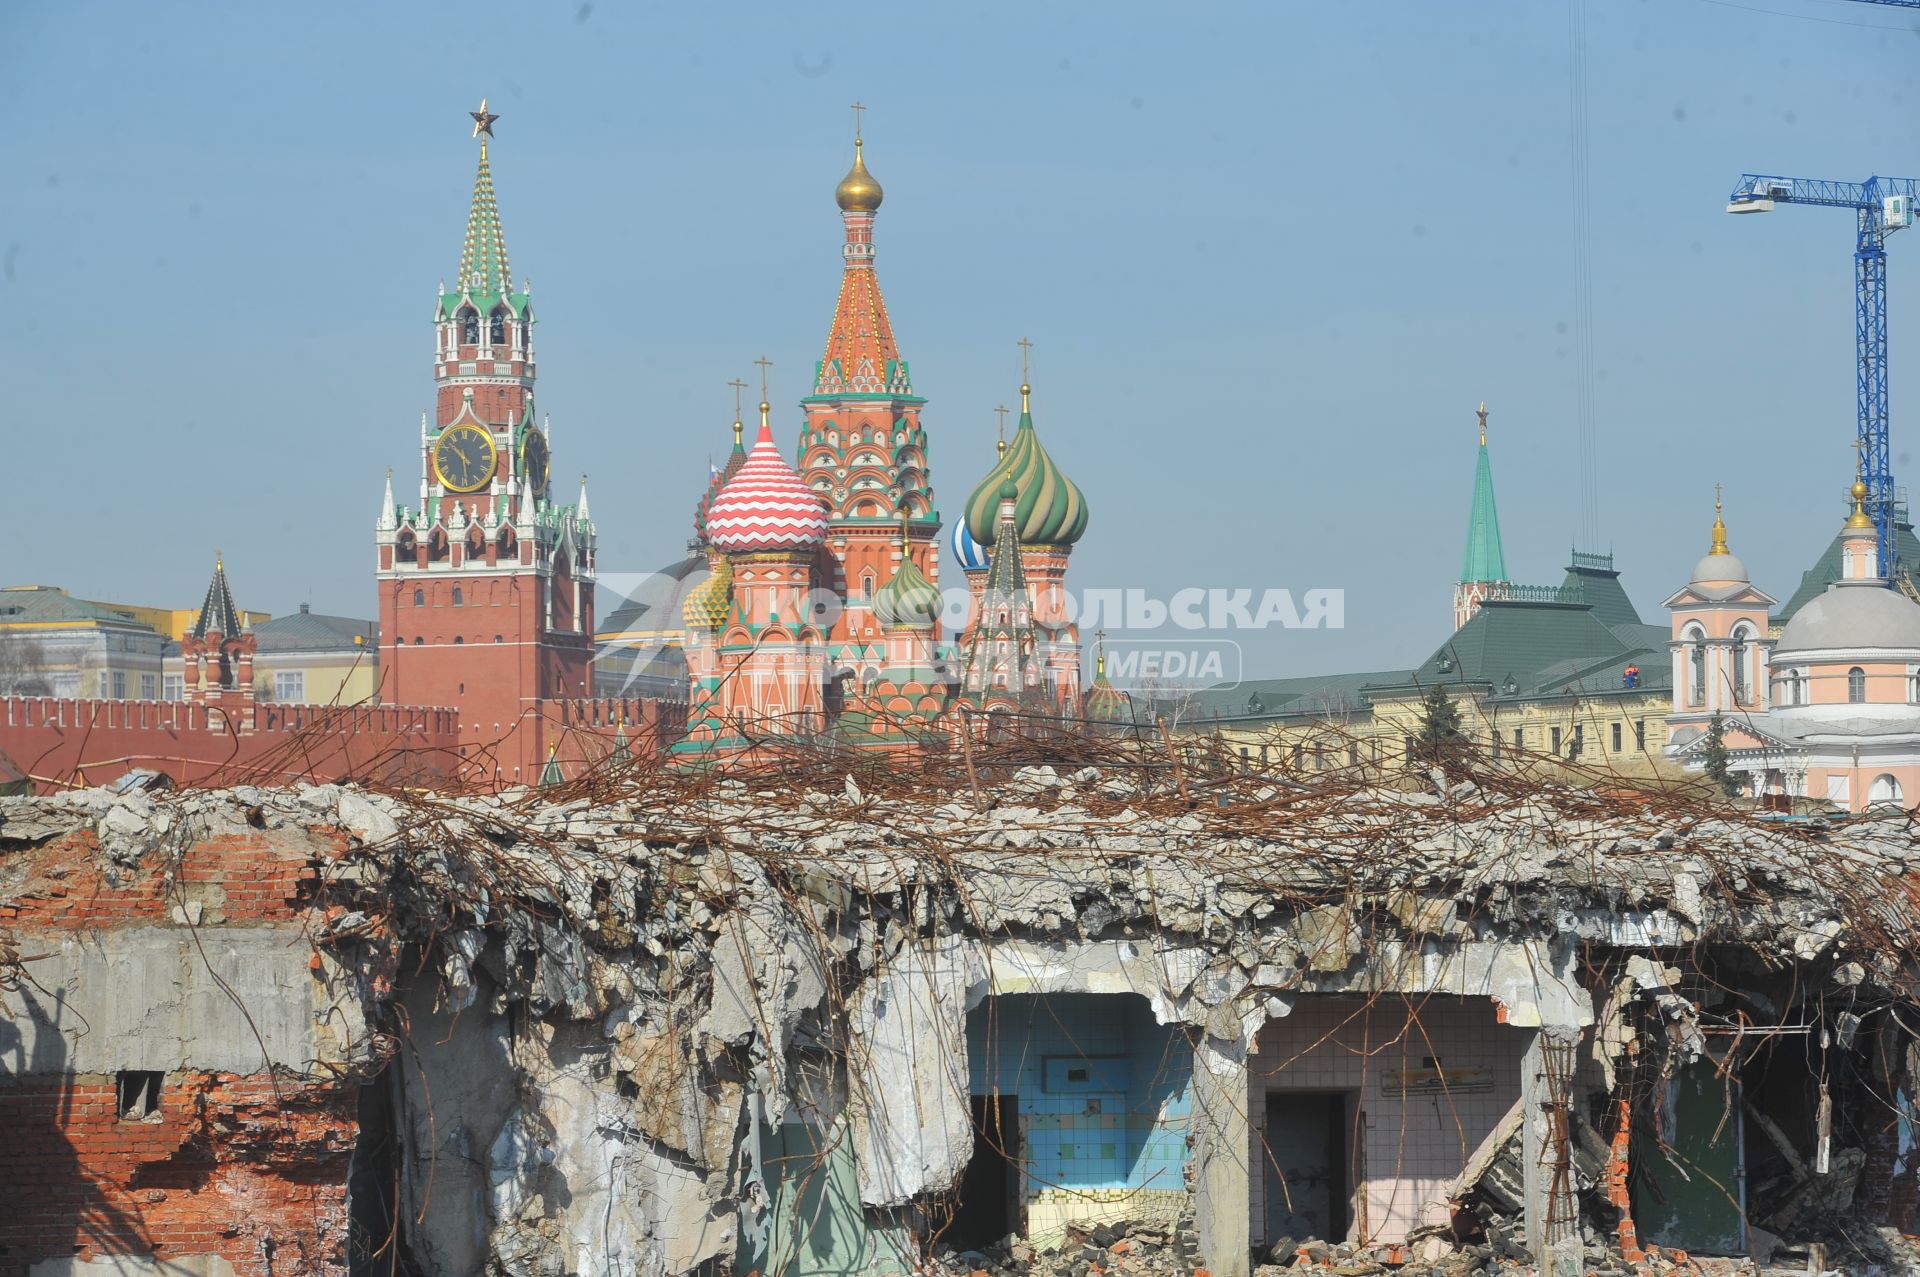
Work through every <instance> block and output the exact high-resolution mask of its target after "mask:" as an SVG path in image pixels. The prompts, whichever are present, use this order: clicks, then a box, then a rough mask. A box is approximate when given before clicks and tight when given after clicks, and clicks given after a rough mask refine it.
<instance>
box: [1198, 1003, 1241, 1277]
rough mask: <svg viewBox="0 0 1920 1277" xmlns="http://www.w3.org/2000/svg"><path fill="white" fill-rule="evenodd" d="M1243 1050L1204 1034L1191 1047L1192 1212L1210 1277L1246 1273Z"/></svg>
mask: <svg viewBox="0 0 1920 1277" xmlns="http://www.w3.org/2000/svg"><path fill="white" fill-rule="evenodd" d="M1248 1140H1249V1132H1248V1130H1247V1048H1246V1045H1245V1044H1244V1043H1242V1042H1239V1041H1232V1042H1227V1041H1222V1040H1221V1039H1219V1038H1216V1037H1214V1036H1213V1035H1211V1034H1206V1033H1203V1034H1201V1035H1200V1040H1199V1042H1198V1043H1196V1044H1195V1046H1194V1048H1193V1165H1194V1177H1193V1180H1194V1216H1195V1222H1196V1225H1197V1228H1198V1231H1199V1234H1200V1254H1201V1257H1202V1260H1203V1262H1204V1264H1205V1266H1206V1268H1207V1270H1208V1271H1209V1272H1211V1273H1212V1274H1213V1275H1214V1277H1247V1274H1248V1268H1249V1263H1250V1257H1251V1252H1252V1249H1253V1236H1252V1228H1253V1223H1252V1198H1251V1196H1250V1188H1251V1185H1250V1181H1249V1179H1248V1176H1247V1146H1248Z"/></svg>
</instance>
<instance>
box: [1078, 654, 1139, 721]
mask: <svg viewBox="0 0 1920 1277" xmlns="http://www.w3.org/2000/svg"><path fill="white" fill-rule="evenodd" d="M1094 669H1095V673H1094V676H1093V686H1092V687H1089V688H1088V689H1087V692H1086V695H1085V696H1083V697H1081V698H1080V716H1081V717H1082V718H1085V719H1087V720H1088V721H1089V722H1094V723H1124V722H1126V721H1127V720H1128V719H1130V718H1132V717H1133V706H1132V704H1131V703H1129V702H1128V700H1127V697H1126V694H1125V693H1124V692H1121V691H1120V690H1119V689H1118V688H1116V687H1114V685H1113V684H1112V683H1109V682H1107V653H1106V650H1105V649H1104V648H1103V649H1101V652H1100V656H1099V659H1098V661H1097V662H1096V664H1095V667H1094Z"/></svg>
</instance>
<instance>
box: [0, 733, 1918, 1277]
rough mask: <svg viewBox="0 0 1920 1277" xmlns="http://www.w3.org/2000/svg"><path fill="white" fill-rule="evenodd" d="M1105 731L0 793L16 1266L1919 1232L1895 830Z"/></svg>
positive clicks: (1910, 1027)
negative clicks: (312, 781)
mask: <svg viewBox="0 0 1920 1277" xmlns="http://www.w3.org/2000/svg"><path fill="white" fill-rule="evenodd" d="M1102 748H1103V749H1104V750H1105V753H1103V754H1100V755H1099V756H1098V757H1096V758H1094V760H1093V761H1092V762H1091V763H1090V764H1089V765H1085V766H1077V767H1075V768H1073V769H1071V770H1069V769H1067V768H1064V767H1062V768H1055V767H1052V766H1044V765H1035V766H1025V767H1019V768H1017V769H1016V768H1014V767H1012V766H1010V765H1009V766H1004V767H1001V768H999V769H998V770H997V771H995V770H992V769H991V768H990V767H989V765H988V760H984V759H983V760H982V766H981V769H980V771H979V773H977V774H976V775H975V776H974V777H973V778H972V779H971V780H969V779H968V778H967V777H965V776H962V777H960V778H958V779H957V780H956V779H953V778H948V777H944V776H939V775H931V774H923V775H909V774H906V773H904V772H903V771H899V770H896V771H894V772H891V773H889V772H885V771H880V770H877V769H875V768H874V767H873V766H872V765H871V764H867V763H861V762H858V761H857V760H856V761H852V762H849V761H848V760H846V759H841V760H838V761H827V760H818V761H816V762H815V763H813V764H809V765H806V766H802V765H799V764H795V765H794V766H793V768H792V769H790V770H788V771H774V770H769V771H766V772H759V773H752V774H747V775H736V776H725V775H719V774H698V775H693V774H681V773H672V772H666V771H661V770H656V769H653V768H652V766H651V765H650V764H644V763H642V764H634V765H632V766H630V767H629V768H627V769H626V770H624V771H623V772H621V773H620V774H619V775H616V776H606V777H600V778H597V779H595V780H594V782H593V783H592V784H591V785H588V784H586V783H584V782H583V783H582V784H580V785H577V786H575V787H574V788H573V789H572V790H561V791H558V792H552V791H548V792H542V793H527V792H524V791H511V792H508V793H505V794H501V795H490V796H455V795H437V794H424V793H401V792H393V793H372V792H366V791H362V790H359V789H355V788H350V787H337V786H331V785H322V786H300V787H294V788H290V789H277V790H269V789H249V788H236V789H229V790H213V791H200V792H184V793H177V794H157V795H156V794H146V793H137V792H136V793H128V794H113V793H110V792H107V791H102V790H82V791H75V792H71V793H67V794H62V795H58V796H55V797H49V798H6V799H0V1193H3V1194H4V1198H3V1200H5V1201H6V1202H7V1203H8V1208H7V1210H5V1211H4V1212H0V1274H21V1275H23V1277H24V1275H27V1274H32V1275H34V1277H39V1275H41V1274H52V1273H62V1274H94V1273H108V1272H111V1273H116V1274H119V1273H154V1274H159V1273H166V1274H200V1275H203V1277H213V1275H215V1274H229V1273H231V1274H281V1273H359V1272H367V1273H372V1272H381V1273H388V1272H398V1273H418V1274H468V1273H478V1272H489V1273H513V1274H521V1273H539V1274H562V1273H576V1272H579V1273H586V1272H594V1273H620V1274H644V1275H646V1277H657V1275H662V1274H669V1273H673V1274H679V1273H690V1272H707V1273H735V1274H747V1273H752V1272H759V1273H762V1274H766V1275H767V1277H775V1275H776V1274H777V1275H779V1277H825V1275H829V1274H853V1273H867V1272H873V1273H884V1272H899V1273H905V1272H909V1271H916V1270H922V1269H924V1267H925V1265H927V1264H928V1263H929V1262H934V1261H937V1260H938V1259H939V1256H941V1255H942V1254H948V1255H951V1253H952V1252H954V1251H960V1252H962V1253H963V1256H965V1257H964V1259H963V1262H964V1263H965V1264H967V1265H968V1266H972V1265H973V1264H975V1263H979V1262H982V1261H981V1260H980V1259H979V1257H978V1256H977V1255H974V1254H973V1252H974V1251H975V1250H985V1251H990V1252H992V1253H994V1254H997V1255H1006V1254H1009V1253H1017V1254H1018V1255H1022V1256H1026V1257H1028V1258H1029V1259H1031V1260H1032V1261H1033V1262H1043V1261H1044V1259H1045V1258H1046V1257H1047V1256H1049V1255H1052V1256H1054V1257H1058V1258H1061V1260H1062V1262H1066V1261H1068V1260H1075V1258H1076V1257H1078V1258H1077V1262H1078V1264H1079V1265H1080V1271H1081V1272H1086V1273H1091V1272H1092V1271H1093V1270H1094V1268H1095V1267H1096V1266H1097V1267H1100V1268H1103V1269H1105V1268H1111V1269H1114V1270H1116V1271H1118V1272H1121V1273H1127V1272H1132V1271H1138V1270H1139V1269H1138V1266H1137V1264H1136V1263H1135V1261H1134V1260H1133V1259H1132V1258H1130V1257H1128V1256H1127V1254H1126V1246H1127V1244H1128V1243H1127V1242H1126V1241H1125V1238H1126V1237H1127V1236H1128V1235H1132V1236H1134V1237H1136V1238H1145V1239H1156V1240H1161V1241H1164V1242H1165V1244H1166V1245H1167V1247H1168V1248H1169V1253H1170V1254H1172V1255H1174V1256H1175V1257H1176V1260H1177V1262H1178V1263H1179V1264H1180V1265H1181V1266H1182V1267H1183V1268H1193V1267H1205V1268H1206V1269H1208V1270H1210V1272H1211V1273H1213V1274H1215V1275H1216V1277H1241V1275H1242V1274H1246V1273H1248V1272H1249V1271H1250V1269H1251V1268H1252V1267H1253V1266H1254V1265H1255V1264H1256V1263H1267V1262H1292V1261H1295V1260H1296V1259H1297V1260H1299V1261H1300V1262H1311V1261H1312V1260H1314V1259H1316V1258H1325V1257H1328V1256H1329V1255H1335V1256H1337V1257H1340V1258H1342V1259H1344V1260H1346V1261H1348V1262H1349V1263H1350V1264H1351V1263H1357V1262H1360V1261H1361V1260H1363V1259H1365V1260H1370V1261H1371V1262H1377V1263H1393V1264H1401V1265H1407V1266H1408V1267H1409V1268H1410V1269H1411V1268H1418V1267H1420V1266H1421V1265H1428V1266H1433V1265H1440V1266H1441V1267H1440V1269H1439V1270H1441V1271H1447V1272H1460V1273H1464V1272H1466V1271H1470V1270H1471V1263H1472V1260H1473V1257H1474V1256H1480V1257H1482V1258H1486V1259H1487V1260H1488V1261H1489V1262H1491V1261H1493V1260H1497V1259H1500V1258H1503V1257H1504V1258H1512V1259H1517V1260H1523V1261H1525V1262H1528V1263H1530V1264H1532V1265H1534V1266H1536V1267H1537V1268H1538V1269H1539V1270H1540V1271H1543V1272H1547V1273H1551V1274H1568V1273H1577V1272H1585V1271H1589V1270H1591V1269H1593V1268H1595V1267H1596V1266H1604V1265H1605V1264H1619V1265H1627V1264H1632V1263H1636V1262H1639V1261H1641V1260H1643V1259H1645V1258H1646V1257H1647V1256H1648V1255H1649V1254H1650V1253H1651V1254H1658V1255H1665V1256H1672V1255H1674V1254H1677V1253H1683V1252H1688V1253H1697V1254H1707V1255H1726V1256H1735V1257H1747V1259H1746V1261H1745V1262H1748V1263H1759V1264H1765V1263H1767V1262H1769V1261H1770V1260H1773V1259H1777V1258H1779V1257H1781V1256H1786V1257H1790V1258H1791V1259H1792V1260H1793V1262H1794V1263H1795V1264H1797V1265H1798V1266H1800V1267H1802V1268H1804V1266H1805V1263H1806V1262H1807V1259H1808V1257H1809V1256H1812V1257H1815V1258H1819V1259H1821V1260H1822V1261H1823V1262H1824V1263H1825V1264H1827V1265H1831V1266H1834V1267H1840V1268H1843V1269H1844V1268H1847V1267H1848V1265H1849V1264H1851V1265H1853V1266H1854V1270H1856V1271H1864V1270H1865V1269H1866V1267H1867V1266H1869V1265H1871V1264H1873V1263H1876V1262H1884V1256H1883V1255H1878V1252H1877V1251H1876V1247H1879V1246H1882V1245H1884V1242H1883V1241H1882V1240H1880V1234H1878V1233H1876V1232H1875V1231H1874V1228H1873V1227H1872V1226H1873V1225H1875V1224H1879V1223H1887V1222H1891V1223H1892V1224H1894V1225H1896V1226H1904V1225H1906V1224H1907V1223H1908V1222H1909V1220H1910V1217H1911V1214H1912V1210H1913V1206H1914V1198H1915V1191H1914V1190H1915V1186H1916V1185H1915V1169H1914V1166H1913V1165H1912V1164H1911V1163H1912V1154H1913V1147H1912V1146H1913V1135H1912V1125H1911V1116H1912V1098H1911V1097H1912V1094H1913V1087H1914V1080H1913V1079H1914V1076H1915V1072H1916V1070H1917V1069H1920V1053H1916V1047H1920V1038H1916V1037H1915V1036H1913V1033H1914V1031H1915V1030H1920V1006H1917V1005H1916V1003H1915V999H1914V990H1913V976H1912V972H1913V959H1914V956H1915V952H1916V944H1915V942H1916V936H1915V924H1914V916H1915V915H1914V899H1915V883H1916V879H1915V877H1914V874H1915V872H1916V870H1917V869H1920V844H1916V841H1915V839H1914V837H1913V830H1912V827H1911V825H1910V822H1909V820H1908V818H1907V817H1906V816H1904V815H1897V816H1896V815H1885V816H1879V817H1873V818H1856V819H1850V820H1846V821H1844V822H1841V823H1830V822H1827V821H1796V822H1781V821H1776V822H1772V823H1768V822H1765V821H1761V820H1756V819H1752V818H1749V817H1747V816H1744V815H1741V814H1738V813H1735V812H1733V811H1730V810H1728V809H1725V808H1720V807H1706V806H1701V805H1699V804H1698V803H1696V802H1693V801H1690V800H1683V799H1680V798H1677V797H1672V796H1666V795H1662V794H1658V793H1650V792H1642V791H1632V790H1578V789H1567V788H1561V789H1549V788H1542V787H1539V786H1533V787H1531V788H1525V789H1523V788H1520V787H1519V784H1520V782H1519V781H1517V780H1514V779H1513V778H1511V777H1509V778H1505V779H1502V778H1496V777H1486V778H1482V780H1481V781H1479V782H1476V781H1473V780H1451V781H1450V780H1449V779H1448V778H1447V777H1445V776H1441V775H1438V774H1436V775H1435V776H1434V777H1432V778H1427V777H1417V778H1412V779H1410V780H1409V781H1408V782H1407V783H1405V784H1398V785H1380V784H1376V785H1372V786H1370V787H1364V788H1363V787H1358V786H1356V785H1348V786H1345V787H1342V786H1339V785H1337V784H1335V783H1333V782H1332V781H1331V780H1330V781H1328V782H1327V783H1325V784H1323V785H1322V787H1320V788H1318V789H1306V788H1302V787H1301V786H1299V785H1297V784H1285V783H1280V782H1278V781H1276V780H1274V779H1272V778H1267V777H1263V776H1260V775H1258V774H1235V775H1231V776H1225V777H1219V778H1215V779H1212V780H1205V779H1203V778H1200V777H1188V776H1182V775H1177V774H1168V773H1167V771H1166V769H1163V768H1158V767H1156V766H1154V765H1151V760H1150V759H1148V757H1147V756H1146V755H1145V754H1142V753H1137V752H1136V753H1130V752H1128V751H1129V750H1130V749H1132V748H1134V747H1132V746H1129V745H1127V744H1124V743H1113V742H1109V743H1108V744H1106V745H1105V746H1103V747H1102ZM850 767H851V768H855V769H856V771H854V772H850V771H849V770H848V769H849V768H850ZM1502 785H1512V786H1514V787H1513V788H1509V789H1503V788H1501V787H1500V786H1502ZM1009 1236H1011V1237H1013V1238H1017V1239H1018V1241H1017V1244H1016V1246H1015V1247H1013V1248H1009V1246H1008V1245H1007V1244H1006V1242H1005V1241H1004V1239H1006V1238H1008V1237H1009ZM1116 1238H1118V1239H1120V1240H1117V1241H1116V1240H1115V1239H1116ZM1336 1245H1338V1246H1339V1249H1338V1250H1337V1252H1336V1251H1333V1250H1330V1248H1331V1247H1334V1246H1336ZM996 1247H997V1248H998V1249H997V1250H996V1249H995V1248H996ZM1096 1252H1097V1253H1096ZM1461 1254H1466V1255H1467V1256H1468V1259H1469V1264H1468V1266H1467V1267H1459V1266H1455V1267H1450V1268H1449V1267H1445V1265H1446V1264H1448V1263H1452V1262H1454V1259H1453V1258H1450V1257H1457V1256H1459V1255H1461ZM1876 1256H1878V1258H1876ZM1129 1264H1134V1265H1135V1266H1134V1267H1129Z"/></svg>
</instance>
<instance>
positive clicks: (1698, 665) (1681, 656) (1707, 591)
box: [1667, 478, 1920, 811]
mask: <svg viewBox="0 0 1920 1277" xmlns="http://www.w3.org/2000/svg"><path fill="white" fill-rule="evenodd" d="M1849 497H1850V499H1851V504H1852V512H1851V513H1850V514H1849V515H1848V516H1847V519H1846V522H1845V523H1844V524H1843V525H1842V527H1841V529H1840V536H1839V539H1838V543H1839V547H1840V561H1839V567H1840V573H1839V579H1838V580H1835V581H1833V582H1832V583H1830V584H1829V585H1828V586H1827V587H1826V589H1825V591H1824V592H1822V593H1819V594H1815V595H1812V596H1811V597H1810V598H1808V599H1807V600H1806V601H1805V602H1804V603H1803V604H1802V605H1801V606H1800V607H1799V608H1798V609H1797V610H1796V611H1794V612H1793V613H1792V615H1791V617H1790V618H1789V619H1788V620H1787V622H1786V624H1785V626H1784V627H1782V628H1780V629H1779V630H1778V632H1777V634H1772V635H1771V636H1770V634H1769V621H1768V616H1769V611H1770V609H1771V608H1772V607H1773V606H1774V603H1775V600H1774V599H1772V598H1771V597H1769V596H1768V595H1767V594H1766V593H1764V592H1763V591H1761V590H1760V589H1758V588H1757V587H1756V586H1755V585H1754V584H1753V581H1752V578H1751V577H1750V576H1749V574H1748V572H1747V568H1746V565H1745V564H1744V563H1742V562H1741V561H1740V559H1739V558H1738V557H1737V556H1736V555H1734V553H1733V552H1732V550H1731V549H1730V548H1729V546H1728V542H1727V528H1726V523H1725V522H1724V520H1722V519H1721V518H1720V516H1719V512H1718V510H1717V509H1716V511H1715V517H1714V524H1713V540H1712V544H1711V546H1710V548H1709V550H1708V553H1707V554H1706V555H1705V556H1704V557H1702V558H1701V559H1700V561H1699V562H1698V563H1697V564H1695V565H1694V569H1693V575H1692V578H1691V579H1690V580H1689V581H1688V582H1687V584H1686V585H1685V586H1683V587H1682V588H1681V589H1680V590H1678V591H1677V592H1675V593H1674V594H1673V596H1672V597H1670V598H1669V599H1668V600H1667V608H1668V610H1669V611H1670V612H1671V613H1672V618H1673V642H1672V650H1673V689H1674V695H1673V713H1672V714H1671V715H1670V716H1669V717H1668V719H1667V726H1668V737H1667V739H1668V745H1667V754H1668V756H1669V757H1670V758H1672V759H1673V760H1674V761H1676V762H1678V763H1680V764H1682V765H1683V766H1686V767H1689V768H1692V769H1701V768H1704V767H1705V766H1706V765H1707V763H1708V751H1709V750H1710V749H1711V748H1712V742H1713V740H1714V737H1715V736H1716V735H1718V737H1719V739H1720V743H1721V744H1722V745H1723V746H1724V747H1725V750H1726V763H1727V769H1728V771H1729V773H1730V774H1731V776H1732V778H1733V779H1734V781H1735V782H1736V783H1737V784H1738V785H1739V787H1740V788H1741V790H1742V791H1743V792H1744V793H1746V794H1747V795H1749V796H1751V797H1754V798H1769V797H1771V798H1777V799H1792V798H1811V799H1819V800H1825V801H1827V802H1829V803H1832V804H1833V805H1834V806H1837V807H1842V808H1845V809H1847V810H1850V811H1862V810H1864V809H1866V808H1867V807H1870V806H1874V805H1878V804H1898V805H1907V804H1909V803H1910V802H1911V801H1912V799H1911V795H1913V794H1914V793H1915V792H1916V787H1920V603H1917V602H1915V601H1914V600H1913V599H1912V598H1911V597H1909V596H1908V595H1907V593H1906V592H1904V591H1903V590H1900V589H1893V588H1889V584H1890V578H1889V577H1888V575H1887V570H1886V568H1885V566H1884V565H1882V563H1881V562H1880V548H1879V533H1878V531H1877V530H1876V529H1875V527H1874V523H1873V520H1872V518H1871V517H1870V516H1869V515H1868V514H1867V512H1866V506H1865V502H1866V499H1867V485H1866V484H1865V483H1864V482H1862V481H1861V480H1859V479H1857V478H1856V479H1855V481H1854V484H1853V487H1852V488H1851V489H1850V490H1849ZM1716 504H1717V503H1716ZM1716 724H1717V725H1718V732H1717V733H1716V731H1715V725H1716Z"/></svg>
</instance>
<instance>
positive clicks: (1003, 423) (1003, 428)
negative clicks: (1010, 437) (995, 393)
mask: <svg viewBox="0 0 1920 1277" xmlns="http://www.w3.org/2000/svg"><path fill="white" fill-rule="evenodd" d="M994 411H995V412H997V413H999V414H1000V441H1001V442H1002V443H1005V442H1006V438H1007V406H1006V405H1005V404H1001V405H1000V406H999V407H998V408H995V409H994Z"/></svg>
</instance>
